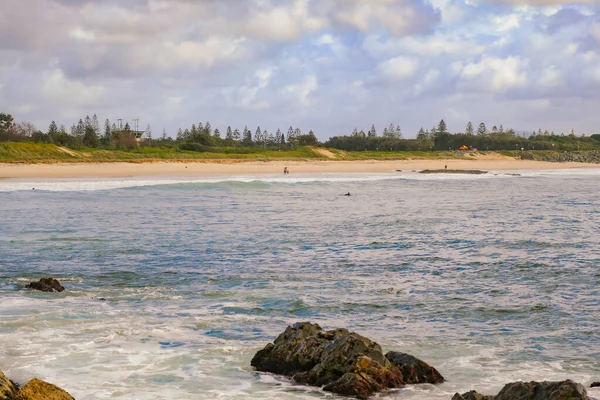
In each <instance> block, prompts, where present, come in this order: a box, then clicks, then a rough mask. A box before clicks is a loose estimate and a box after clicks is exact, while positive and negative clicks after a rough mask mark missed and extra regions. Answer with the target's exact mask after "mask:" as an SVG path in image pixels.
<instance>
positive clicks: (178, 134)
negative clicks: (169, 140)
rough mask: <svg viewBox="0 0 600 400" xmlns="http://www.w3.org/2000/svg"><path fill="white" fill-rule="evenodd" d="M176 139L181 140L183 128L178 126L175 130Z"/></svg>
mask: <svg viewBox="0 0 600 400" xmlns="http://www.w3.org/2000/svg"><path fill="white" fill-rule="evenodd" d="M177 140H178V141H182V140H183V129H181V128H179V129H178V130H177Z"/></svg>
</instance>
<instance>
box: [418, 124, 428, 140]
mask: <svg viewBox="0 0 600 400" xmlns="http://www.w3.org/2000/svg"><path fill="white" fill-rule="evenodd" d="M427 139H429V137H428V135H427V133H426V132H425V130H424V129H423V127H421V129H419V132H418V133H417V140H420V141H423V142H424V141H426V140H427Z"/></svg>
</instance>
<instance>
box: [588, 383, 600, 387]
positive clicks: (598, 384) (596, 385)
mask: <svg viewBox="0 0 600 400" xmlns="http://www.w3.org/2000/svg"><path fill="white" fill-rule="evenodd" d="M590 387H591V388H595V387H600V382H594V383H592V384H591V385H590Z"/></svg>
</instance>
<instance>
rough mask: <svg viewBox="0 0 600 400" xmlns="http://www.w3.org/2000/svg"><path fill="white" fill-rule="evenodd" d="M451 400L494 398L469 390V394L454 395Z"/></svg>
mask: <svg viewBox="0 0 600 400" xmlns="http://www.w3.org/2000/svg"><path fill="white" fill-rule="evenodd" d="M452 400H494V396H486V395H484V394H480V393H477V392H476V391H474V390H471V391H470V392H467V393H463V394H458V393H456V394H455V395H454V397H452Z"/></svg>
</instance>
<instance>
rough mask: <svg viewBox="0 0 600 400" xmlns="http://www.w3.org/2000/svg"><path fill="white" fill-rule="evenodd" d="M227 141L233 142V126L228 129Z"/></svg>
mask: <svg viewBox="0 0 600 400" xmlns="http://www.w3.org/2000/svg"><path fill="white" fill-rule="evenodd" d="M225 139H227V140H233V131H232V130H231V126H228V127H227V131H226V133H225Z"/></svg>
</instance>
